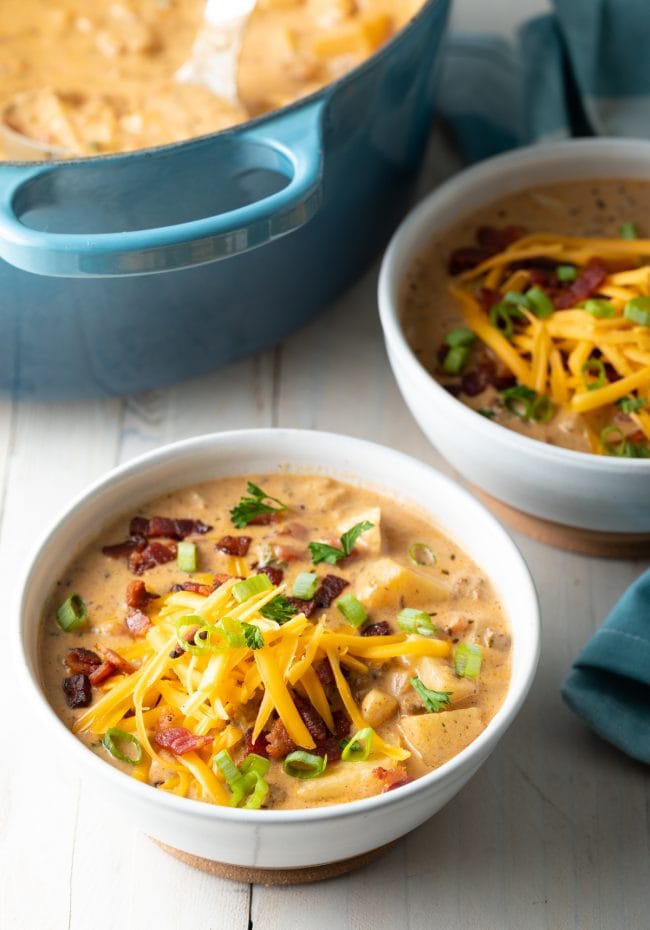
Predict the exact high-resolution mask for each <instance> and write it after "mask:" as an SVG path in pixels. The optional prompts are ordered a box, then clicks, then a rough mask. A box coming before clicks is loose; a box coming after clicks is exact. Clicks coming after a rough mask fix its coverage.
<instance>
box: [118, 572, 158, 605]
mask: <svg viewBox="0 0 650 930" xmlns="http://www.w3.org/2000/svg"><path fill="white" fill-rule="evenodd" d="M157 597H158V595H157V594H154V593H153V591H147V586H146V585H145V583H144V581H140V580H139V579H134V580H133V581H129V583H128V585H127V587H126V603H127V605H128V606H129V607H133V608H134V609H136V610H142V608H143V607H146V606H147V604H148V603H149V601H155V600H156V598H157Z"/></svg>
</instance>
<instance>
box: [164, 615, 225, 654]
mask: <svg viewBox="0 0 650 930" xmlns="http://www.w3.org/2000/svg"><path fill="white" fill-rule="evenodd" d="M202 619H203V618H202V617H199V616H197V615H196V614H189V615H188V616H185V617H179V618H178V620H176V621H175V622H174V626H175V627H176V642H177V644H178V645H179V646H180V647H181V649H182V650H183V652H189V653H190V654H191V655H195V656H205V655H208V653H210V652H225V650H226V648H227V647H226V644H225V643H224V642H223V638H224V632H223V630H219V629H217V627H216V626H212V624H210V623H206V622H205V621H203V622H201V621H202ZM192 627H197V630H196V633H195V634H194V636H193V637H192V639H193V642H188V641H187V640H186V639H185V637H184V635H183V632H182V631H183V629H191V628H192ZM197 640H198V642H197ZM215 640H216V642H215Z"/></svg>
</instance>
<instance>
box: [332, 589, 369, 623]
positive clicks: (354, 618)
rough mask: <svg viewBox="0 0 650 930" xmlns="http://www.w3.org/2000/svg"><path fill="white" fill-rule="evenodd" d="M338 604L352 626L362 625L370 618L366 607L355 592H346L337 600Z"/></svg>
mask: <svg viewBox="0 0 650 930" xmlns="http://www.w3.org/2000/svg"><path fill="white" fill-rule="evenodd" d="M336 606H337V607H338V609H339V610H340V611H341V613H342V614H343V616H344V617H345V619H346V620H347V621H348V623H351V624H352V626H361V624H362V623H365V622H366V620H367V619H368V614H367V613H366V608H365V607H364V606H363V604H362V603H361V601H359V600H357V598H356V597H355V596H354V594H346V595H345V597H342V598H340V599H339V600H338V601H337V602H336Z"/></svg>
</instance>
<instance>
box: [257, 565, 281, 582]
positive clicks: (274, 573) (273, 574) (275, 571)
mask: <svg viewBox="0 0 650 930" xmlns="http://www.w3.org/2000/svg"><path fill="white" fill-rule="evenodd" d="M255 574H256V575H267V577H268V578H269V580H270V582H271V584H274V585H276V586H277V585H279V584H282V580H283V578H284V572H283V571H282V569H281V568H276V566H275V565H263V566H262V567H261V568H258V569H257V571H256V572H255Z"/></svg>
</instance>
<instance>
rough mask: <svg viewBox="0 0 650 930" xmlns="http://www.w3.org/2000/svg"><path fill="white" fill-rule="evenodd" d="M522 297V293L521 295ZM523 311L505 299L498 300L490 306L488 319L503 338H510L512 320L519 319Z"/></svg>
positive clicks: (512, 327)
mask: <svg viewBox="0 0 650 930" xmlns="http://www.w3.org/2000/svg"><path fill="white" fill-rule="evenodd" d="M521 296H522V297H523V294H522V295H521ZM522 317H523V313H522V312H521V310H520V309H519V308H518V307H517V306H515V305H514V304H510V303H507V302H506V301H505V300H501V301H499V303H498V304H493V305H492V306H491V307H490V312H489V319H490V323H491V324H492V326H494V328H495V329H498V330H499V332H500V333H501V335H502V336H503V337H504V339H511V338H512V335H513V333H514V326H513V320H521V319H522Z"/></svg>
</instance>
